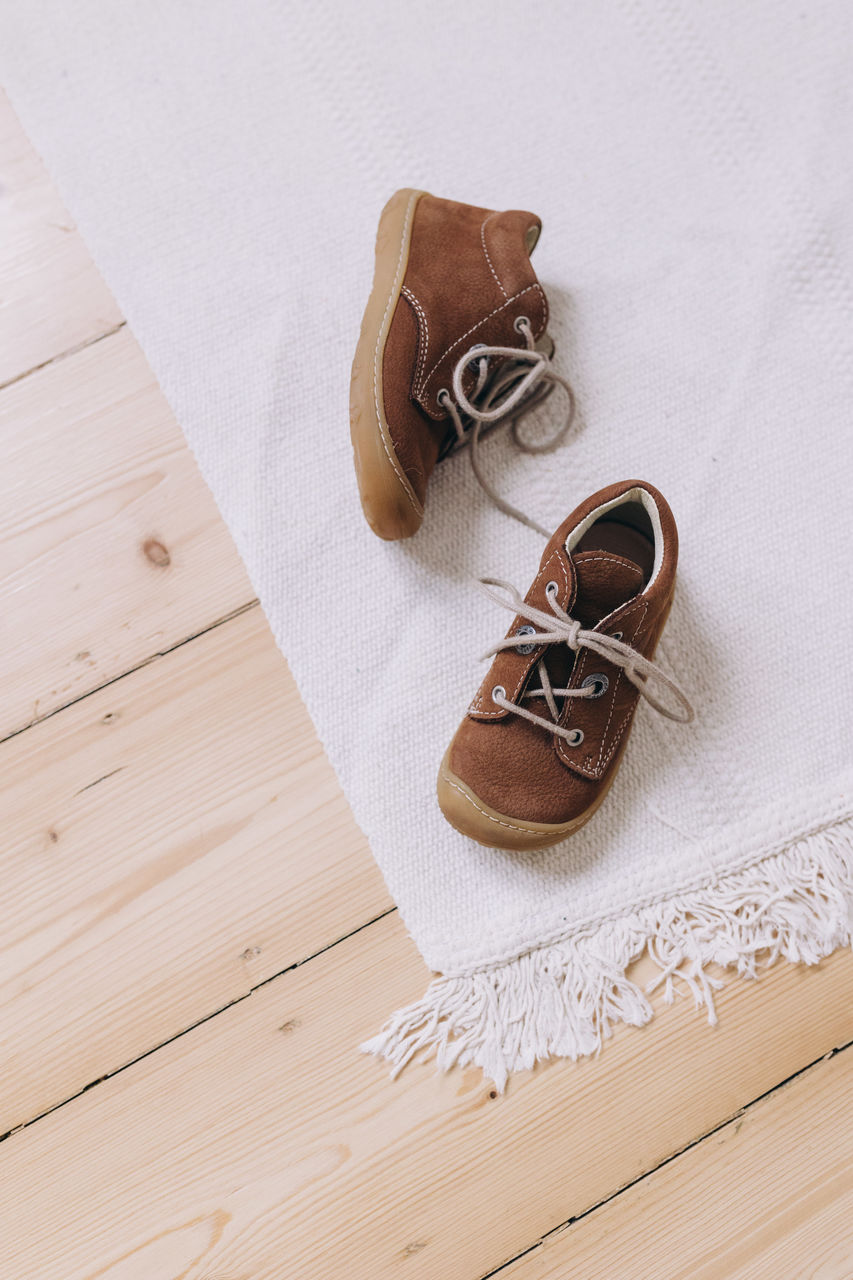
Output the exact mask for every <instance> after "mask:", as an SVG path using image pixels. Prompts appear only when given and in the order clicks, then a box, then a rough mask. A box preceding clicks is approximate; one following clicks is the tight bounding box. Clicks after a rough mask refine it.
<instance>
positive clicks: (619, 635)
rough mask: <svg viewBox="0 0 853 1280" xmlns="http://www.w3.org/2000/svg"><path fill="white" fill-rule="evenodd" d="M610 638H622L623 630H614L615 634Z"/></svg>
mask: <svg viewBox="0 0 853 1280" xmlns="http://www.w3.org/2000/svg"><path fill="white" fill-rule="evenodd" d="M610 639H611V640H621V639H622V632H621V631H614V632H613V635H612V636H611V637H610Z"/></svg>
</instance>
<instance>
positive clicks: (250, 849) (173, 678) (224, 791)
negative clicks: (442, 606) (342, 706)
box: [0, 608, 392, 1133]
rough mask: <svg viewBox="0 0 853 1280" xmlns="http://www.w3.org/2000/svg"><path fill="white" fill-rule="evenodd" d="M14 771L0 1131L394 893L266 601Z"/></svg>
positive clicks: (3, 757) (65, 722)
mask: <svg viewBox="0 0 853 1280" xmlns="http://www.w3.org/2000/svg"><path fill="white" fill-rule="evenodd" d="M0 776H2V778H3V812H4V818H3V842H2V846H0V883H2V884H3V902H4V909H3V930H2V937H0V1044H2V1045H3V1087H2V1091H0V1094H1V1095H2V1096H0V1133H3V1132H6V1130H8V1129H9V1128H11V1127H12V1126H14V1125H17V1124H20V1123H21V1122H23V1121H25V1120H27V1119H29V1118H31V1117H32V1116H34V1115H36V1114H38V1113H39V1112H42V1111H44V1110H45V1109H47V1108H48V1107H50V1106H53V1105H55V1104H56V1103H58V1102H61V1101H62V1100H63V1099H65V1098H67V1097H68V1096H69V1095H70V1094H72V1093H74V1092H76V1091H77V1090H79V1089H81V1088H83V1087H84V1086H85V1085H87V1084H88V1083H90V1082H91V1081H92V1080H95V1079H98V1078H99V1077H100V1076H102V1075H104V1074H105V1073H107V1072H109V1071H112V1070H115V1069H116V1068H117V1067H119V1066H121V1065H122V1064H123V1063H125V1062H127V1061H129V1060H130V1059H132V1058H134V1057H136V1056H138V1055H139V1054H142V1053H144V1052H145V1051H146V1050H148V1049H151V1048H152V1047H153V1046H154V1045H156V1044H158V1043H160V1042H161V1041H163V1040H165V1039H167V1038H168V1037H169V1036H172V1035H175V1034H176V1033H177V1032H179V1031H180V1030H182V1029H183V1028H185V1027H187V1026H189V1025H191V1024H192V1023H193V1022H195V1021H197V1020H198V1019H199V1018H203V1017H205V1016H207V1015H208V1014H210V1013H212V1012H213V1011H214V1010H216V1009H219V1008H221V1007H222V1006H223V1005H225V1004H227V1003H228V1002H229V1001H231V1000H235V999H237V998H238V997H240V996H242V995H245V994H246V992H248V991H249V989H250V988H251V986H252V985H254V984H256V983H258V982H262V981H264V980H265V979H266V978H268V977H270V976H271V975H272V974H275V973H279V972H280V971H281V970H283V969H285V968H286V967H287V966H288V965H290V964H293V963H294V962H295V961H297V960H300V959H303V958H304V957H305V956H308V955H310V954H312V953H313V952H315V951H317V950H319V949H320V948H321V947H324V946H327V945H328V944H329V943H331V942H334V941H335V940H336V939H337V938H340V937H341V936H342V935H344V934H345V933H347V932H349V931H351V930H352V929H355V928H357V927H358V926H359V925H361V924H362V923H364V921H366V920H368V919H370V918H371V917H374V916H376V915H377V914H379V913H380V912H381V911H383V910H387V909H390V907H391V905H392V904H391V902H390V899H389V897H388V894H387V891H386V890H385V887H384V885H383V883H382V879H381V877H380V875H379V872H378V870H377V868H376V865H375V863H374V862H373V860H372V858H371V857H370V854H369V852H368V850H367V846H366V843H365V841H364V838H363V837H362V835H361V833H360V832H359V831H358V829H357V827H356V825H355V823H354V821H353V819H352V816H351V814H350V811H349V808H348V806H347V804H346V802H345V800H344V798H343V795H342V793H341V791H340V788H339V787H338V785H337V782H336V780H335V778H334V775H333V773H332V769H331V767H330V765H329V764H328V761H327V760H326V758H325V756H324V754H323V752H322V750H321V748H320V744H319V742H318V741H317V738H316V736H315V734H314V732H313V730H312V728H311V724H310V721H309V720H308V716H307V714H306V712H305V709H304V706H303V704H302V702H301V700H300V698H299V695H298V694H297V692H296V689H295V687H294V685H293V682H292V680H291V678H290V675H289V672H288V670H287V666H286V664H285V662H284V659H283V658H282V657H281V655H280V653H279V652H278V651H277V649H276V648H275V645H274V643H273V640H272V637H271V635H270V633H269V629H268V627H267V625H266V622H265V621H264V618H263V616H262V615H261V612H260V610H259V609H257V608H255V609H253V610H251V611H249V612H248V613H245V614H243V615H241V616H240V617H238V618H235V619H232V620H231V621H230V622H228V623H225V624H223V625H222V626H221V627H218V628H215V629H214V630H212V631H209V632H208V633H207V634H206V635H204V636H203V637H201V638H199V639H197V640H194V641H192V642H191V643H190V644H188V645H184V646H182V647H181V648H179V649H177V650H175V651H174V652H173V653H171V654H169V655H167V656H166V657H164V658H161V659H158V660H157V661H156V662H153V663H151V664H150V665H148V666H146V667H143V668H142V669H141V670H139V671H137V672H135V673H134V674H133V675H131V676H128V677H126V678H125V679H123V680H120V681H118V682H116V683H115V684H113V685H111V686H110V687H109V688H107V689H103V690H101V691H100V692H99V693H96V694H93V695H91V696H90V697H88V698H85V699H83V700H82V701H81V702H79V703H77V704H75V705H74V706H73V707H69V708H67V709H66V710H64V711H61V712H59V713H58V714H57V715H55V716H52V717H51V718H50V719H49V720H47V721H45V722H43V723H42V724H39V725H37V726H35V727H34V728H32V729H28V730H27V731H26V732H25V733H22V734H19V735H18V736H16V737H15V738H12V739H10V740H8V741H7V742H6V743H4V744H2V746H0Z"/></svg>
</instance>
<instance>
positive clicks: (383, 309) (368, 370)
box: [350, 188, 426, 541]
mask: <svg viewBox="0 0 853 1280" xmlns="http://www.w3.org/2000/svg"><path fill="white" fill-rule="evenodd" d="M425 194H426V193H425V192H423V191H415V190H412V189H410V188H405V189H404V190H402V191H398V192H396V194H395V195H393V196H392V197H391V199H390V200H389V201H388V203H387V204H386V206H385V208H384V209H383V210H382V215H381V217H380V219H379V228H378V230H377V232H376V265H375V267H374V272H373V287H372V289H371V291H370V297H369V298H368V300H367V306H366V308H365V311H364V318H363V319H362V322H361V332H360V334H359V337H358V344H357V346H356V349H355V358H354V360H353V363H352V377H351V380H350V437H351V439H352V450H353V461H354V463H355V473H356V476H357V477H358V491H359V495H360V497H361V506H362V510H363V511H364V514H365V517H366V518H367V523H368V524H369V525H370V527H371V529H372V530H373V532H374V533H376V534H378V535H379V537H380V538H385V539H386V540H388V541H396V540H397V539H399V538H410V537H411V536H412V534H413V533H417V531H418V529H419V528H420V526H421V521H422V520H423V515H424V509H423V505H422V503H421V502H420V501H419V499H418V497H417V495H416V494H415V491H414V489H413V488H412V486H411V484H410V483H409V480H408V478H407V476H406V473H405V471H404V470H403V467H402V465H401V463H400V460H399V458H398V457H397V454H396V451H395V449H394V444H393V441H392V439H391V432H390V431H389V430H388V423H387V422H386V420H385V406H384V403H383V397H382V362H383V359H384V357H385V343H386V340H387V338H388V332H389V330H390V328H391V321H392V320H393V318H394V310H395V308H396V306H397V300H398V299H399V297H400V290H401V288H402V286H403V281H404V280H405V278H406V268H407V266H408V262H409V246H410V244H411V238H412V224H413V222H414V217H415V210H416V208H417V205H418V201H419V200H420V198H421V196H423V195H425Z"/></svg>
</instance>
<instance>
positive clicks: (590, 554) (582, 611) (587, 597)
mask: <svg viewBox="0 0 853 1280" xmlns="http://www.w3.org/2000/svg"><path fill="white" fill-rule="evenodd" d="M572 563H573V564H574V566H575V575H576V577H577V584H578V589H577V595H576V597H575V603H574V605H573V606H572V610H571V613H572V617H573V618H577V620H578V622H580V623H581V624H582V625H583V626H585V627H594V626H595V625H596V623H598V622H600V621H601V619H602V618H604V617H606V616H607V614H608V613H612V612H613V610H614V609H618V608H619V606H620V605H621V604H625V602H626V601H627V600H630V599H631V598H632V596H635V595H637V593H638V592H639V591H642V589H643V585H644V576H643V571H642V569H641V568H640V566H639V565H638V564H635V563H634V561H633V560H629V559H628V558H627V556H619V555H616V553H615V552H613V551H577V552H575V554H574V555H573V556H572Z"/></svg>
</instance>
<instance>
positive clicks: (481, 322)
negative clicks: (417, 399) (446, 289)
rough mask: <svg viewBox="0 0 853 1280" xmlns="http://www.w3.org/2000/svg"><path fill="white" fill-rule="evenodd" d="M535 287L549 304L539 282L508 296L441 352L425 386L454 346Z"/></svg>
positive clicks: (540, 330)
mask: <svg viewBox="0 0 853 1280" xmlns="http://www.w3.org/2000/svg"><path fill="white" fill-rule="evenodd" d="M533 289H535V290H536V292H537V293H538V294H539V295H540V296H541V298H542V303H543V306H545V305H547V304H546V303H545V294H544V292H543V291H542V286H541V285H540V284H538V283H537V284H529V285H528V286H527V288H526V289H522V290H521V292H520V293H514V294H513V295H512V297H511V298H507V300H506V302H502V303H501V305H500V306H499V307H495V308H494V310H493V311H490V312H489V314H488V315H486V316H483V317H482V319H481V320H478V321H477V323H476V324H473V325H472V326H471V328H470V329H468V330H466V332H465V333H463V334H462V336H461V337H459V338H457V339H456V341H455V342H451V344H450V346H449V347H448V348H447V350H446V351H443V352H442V353H441V355H440V356H439V357H438V359H437V360H436V362H435V364H434V365H433V366H432V368H431V369H430V371H429V373H428V374H427V376H426V377H425V378H424V381H423V385H424V386H425V385H426V384H427V383H428V382H429V380H430V378H431V377H432V375H433V374H434V373H435V371H436V369H437V368H438V366H439V365H440V364H441V362H442V360H444V359H446V358H447V356H449V355H450V352H451V351H452V350H453V348H454V347H458V346H459V344H460V343H461V342H464V341H465V339H466V338H467V337H469V336H470V335H471V334H472V333H473V332H474V331H475V329H479V328H480V326H481V325H484V324H485V323H486V321H487V320H491V318H492V316H496V315H497V314H498V312H499V311H505V310H506V308H507V307H509V306H511V305H512V303H513V302H517V301H518V299H519V298H523V297H524V295H525V294H526V293H530V291H531V290H533ZM543 329H544V325H542V327H541V328H540V329H539V331H538V333H536V332H535V331H534V332H535V336H536V337H537V338H538V337H541V335H542V330H543Z"/></svg>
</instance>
